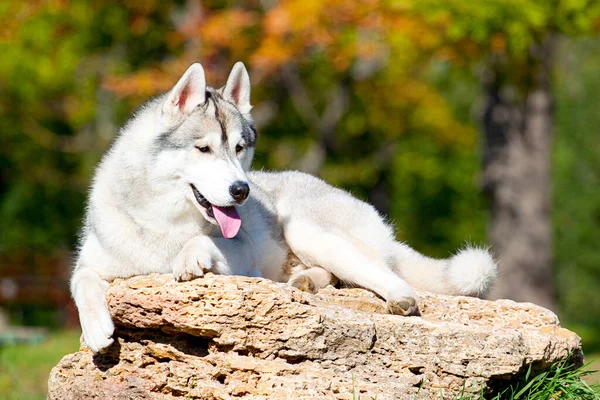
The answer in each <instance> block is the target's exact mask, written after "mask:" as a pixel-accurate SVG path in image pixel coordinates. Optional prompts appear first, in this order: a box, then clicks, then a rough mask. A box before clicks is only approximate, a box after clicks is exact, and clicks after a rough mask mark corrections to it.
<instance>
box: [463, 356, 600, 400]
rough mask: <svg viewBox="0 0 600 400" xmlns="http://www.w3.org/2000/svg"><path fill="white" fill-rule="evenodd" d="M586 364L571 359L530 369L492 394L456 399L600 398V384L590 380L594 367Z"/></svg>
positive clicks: (552, 399)
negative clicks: (578, 365)
mask: <svg viewBox="0 0 600 400" xmlns="http://www.w3.org/2000/svg"><path fill="white" fill-rule="evenodd" d="M590 365H591V363H589V364H586V365H584V366H583V367H581V368H577V369H573V368H572V367H571V364H570V362H569V360H565V361H563V362H559V363H556V364H554V365H553V366H552V367H551V368H550V369H549V370H547V371H544V372H542V373H540V374H538V375H535V376H533V375H532V374H531V369H530V370H529V371H527V373H526V374H525V376H523V377H522V378H521V379H520V380H519V381H518V382H516V383H514V384H513V385H510V386H508V387H506V388H504V389H500V390H499V392H498V393H495V394H493V395H491V396H486V397H483V396H482V395H468V396H464V395H462V396H459V397H457V398H456V400H480V399H484V398H485V399H489V400H600V386H599V385H598V384H597V383H588V379H589V378H590V377H591V376H592V375H593V374H594V372H595V371H592V370H590Z"/></svg>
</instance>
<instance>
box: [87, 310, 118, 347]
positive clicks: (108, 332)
mask: <svg viewBox="0 0 600 400" xmlns="http://www.w3.org/2000/svg"><path fill="white" fill-rule="evenodd" d="M85 303H86V304H83V305H82V306H83V307H81V306H80V307H79V319H80V322H81V330H82V331H83V340H84V341H85V344H86V345H87V346H88V347H89V348H90V349H91V350H92V351H93V352H94V353H97V352H98V351H100V350H102V349H105V348H107V347H108V346H110V345H111V344H112V343H113V341H114V339H113V338H112V336H113V333H114V331H115V326H114V324H113V321H112V318H111V316H110V312H109V311H108V308H107V307H106V304H104V303H103V302H102V301H99V300H97V299H92V300H89V299H88V300H86V302H85Z"/></svg>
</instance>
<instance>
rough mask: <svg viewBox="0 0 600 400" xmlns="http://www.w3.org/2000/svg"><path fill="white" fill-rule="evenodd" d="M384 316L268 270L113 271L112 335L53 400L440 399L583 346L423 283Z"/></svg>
mask: <svg viewBox="0 0 600 400" xmlns="http://www.w3.org/2000/svg"><path fill="white" fill-rule="evenodd" d="M419 300H420V306H419V307H420V312H421V316H415V317H401V316H395V315H389V314H386V311H385V310H386V307H385V302H384V301H383V300H381V299H379V298H378V297H377V296H375V295H374V294H372V293H371V292H368V291H366V290H362V289H334V288H332V287H328V288H326V289H323V290H321V291H320V292H319V293H318V294H317V295H312V294H308V293H304V292H301V291H299V290H297V289H295V288H291V287H288V286H286V285H284V284H280V283H274V282H271V281H268V280H265V279H259V278H248V277H239V276H216V275H211V274H209V275H207V276H205V277H204V278H201V279H197V280H194V281H191V282H184V283H175V282H174V281H173V277H172V276H171V275H149V276H139V277H134V278H130V279H127V280H116V281H115V282H113V283H112V284H111V286H110V289H109V291H108V304H109V308H110V310H111V314H112V315H113V320H114V321H115V324H116V326H117V330H116V337H117V339H116V340H115V343H114V345H113V346H111V348H109V349H108V350H107V351H106V352H104V353H102V354H99V355H96V356H94V355H93V354H92V352H91V351H90V350H89V349H88V348H87V347H85V346H82V347H81V349H80V351H79V352H77V353H75V354H70V355H67V356H65V357H64V358H63V359H62V360H61V361H60V363H59V364H58V365H57V366H56V367H54V369H52V372H51V374H50V378H49V381H48V399H52V400H54V399H56V400H59V399H60V400H68V399H176V398H178V399H179V398H184V399H188V398H191V399H232V398H243V399H290V398H303V399H352V398H356V399H358V398H360V399H372V398H377V399H379V400H381V399H440V398H447V399H452V398H455V397H456V396H457V395H458V394H460V393H461V392H463V391H464V392H466V393H468V392H473V393H481V391H482V390H483V391H484V392H486V391H490V390H493V389H494V388H495V387H498V385H502V384H503V383H505V382H509V381H510V380H512V379H516V378H517V377H518V376H519V375H520V374H523V373H524V372H525V371H526V370H527V369H528V368H529V366H530V365H532V366H533V368H534V370H543V369H545V368H548V367H549V366H550V365H551V364H553V363H555V362H557V361H560V360H563V359H565V358H566V357H568V355H569V354H574V358H573V359H574V360H575V363H581V362H582V361H583V354H582V352H581V340H580V338H579V337H578V336H577V335H576V334H575V333H573V332H570V331H568V330H566V329H564V328H561V327H560V326H559V321H558V319H557V317H556V315H555V314H553V313H552V312H550V311H549V310H546V309H544V308H541V307H538V306H536V305H533V304H529V303H515V302H513V301H509V300H498V301H494V302H492V301H486V300H480V299H476V298H469V297H450V296H442V295H434V294H429V293H419Z"/></svg>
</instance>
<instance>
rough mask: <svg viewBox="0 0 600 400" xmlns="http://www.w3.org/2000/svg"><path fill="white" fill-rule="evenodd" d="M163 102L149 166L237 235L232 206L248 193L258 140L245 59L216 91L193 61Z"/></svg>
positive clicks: (229, 234) (210, 218)
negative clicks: (154, 158) (248, 173)
mask: <svg viewBox="0 0 600 400" xmlns="http://www.w3.org/2000/svg"><path fill="white" fill-rule="evenodd" d="M161 101H162V102H161V103H160V104H159V106H158V108H157V111H156V112H157V119H158V123H157V124H156V125H157V126H158V127H159V132H157V133H156V138H155V141H154V144H153V146H154V148H155V154H156V155H157V157H156V160H155V162H154V166H153V167H152V168H154V169H155V173H156V175H158V176H161V177H163V178H164V177H168V178H169V180H170V181H171V182H172V183H175V184H176V185H177V186H178V188H179V190H181V192H182V193H183V194H184V196H185V197H186V198H187V200H188V201H190V202H192V203H193V204H194V205H195V206H196V207H197V208H198V210H199V211H200V213H202V216H203V217H204V218H205V219H206V220H207V221H209V222H211V223H213V224H218V225H219V226H220V228H221V232H222V233H223V236H224V237H233V236H235V235H236V234H237V232H238V230H239V228H240V225H241V221H240V219H239V214H238V213H237V210H236V208H235V206H236V205H242V204H243V203H244V202H245V201H246V199H247V198H248V195H249V191H250V187H249V185H248V179H247V177H246V174H245V171H247V170H248V169H249V168H250V164H251V163H252V157H253V155H254V144H255V141H256V131H255V129H254V126H253V121H252V117H251V116H250V109H251V108H252V106H251V105H250V78H249V76H248V72H247V71H246V68H245V67H244V64H242V63H241V62H238V63H237V64H235V66H234V67H233V69H232V71H231V73H230V75H229V78H228V79H227V83H226V84H225V86H224V87H222V88H221V89H219V90H215V89H213V88H211V87H208V86H207V85H206V80H205V76H204V69H203V68H202V66H201V65H200V64H193V65H192V66H191V67H189V68H188V70H187V71H186V72H185V73H184V74H183V76H182V77H181V79H180V80H179V82H177V84H176V85H175V86H174V87H173V89H171V91H170V92H169V93H168V94H167V95H166V96H165V97H163V98H162V100H161Z"/></svg>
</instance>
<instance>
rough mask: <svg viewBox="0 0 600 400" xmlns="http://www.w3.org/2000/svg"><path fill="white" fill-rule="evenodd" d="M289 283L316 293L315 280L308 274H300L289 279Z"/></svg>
mask: <svg viewBox="0 0 600 400" xmlns="http://www.w3.org/2000/svg"><path fill="white" fill-rule="evenodd" d="M288 285H290V286H293V287H295V288H298V289H300V290H302V291H303V292H309V293H316V287H315V283H314V282H313V280H312V279H311V278H310V277H309V276H307V275H298V276H297V277H295V278H292V279H290V280H289V281H288Z"/></svg>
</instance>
